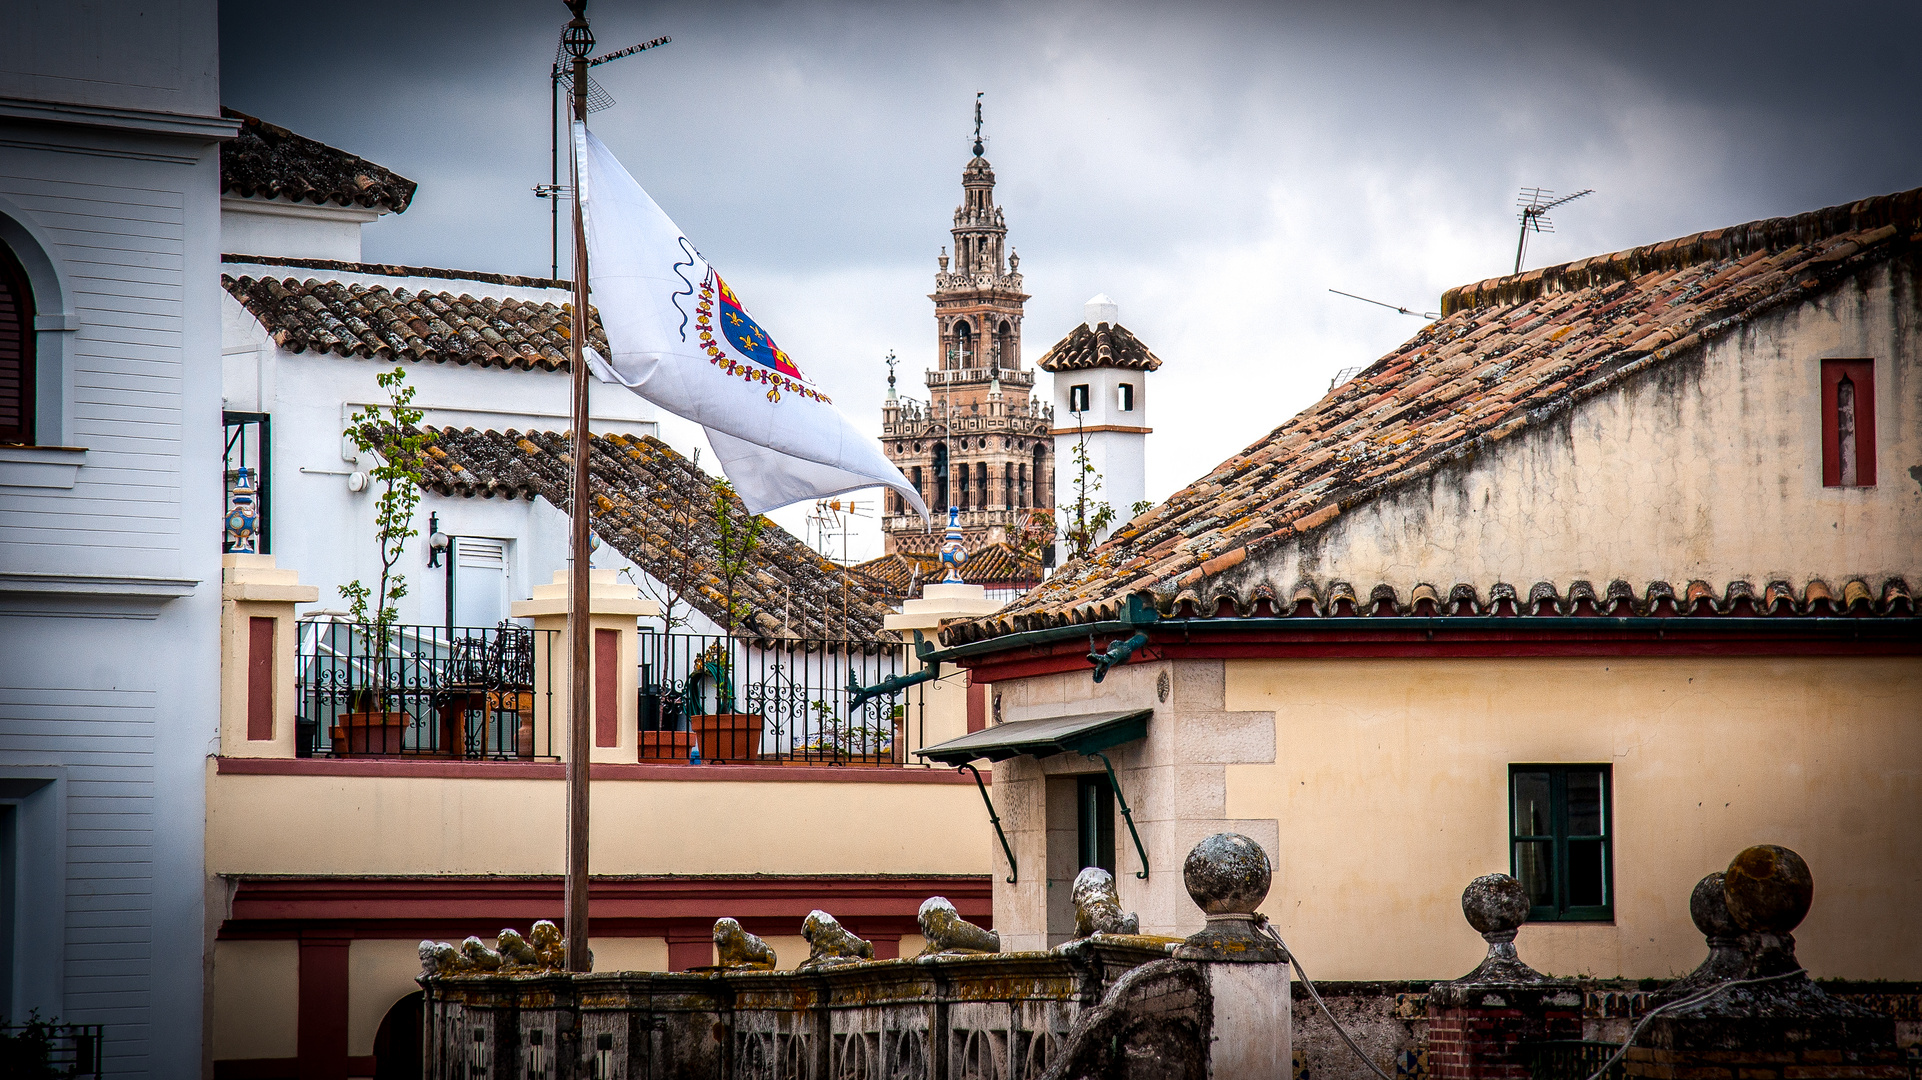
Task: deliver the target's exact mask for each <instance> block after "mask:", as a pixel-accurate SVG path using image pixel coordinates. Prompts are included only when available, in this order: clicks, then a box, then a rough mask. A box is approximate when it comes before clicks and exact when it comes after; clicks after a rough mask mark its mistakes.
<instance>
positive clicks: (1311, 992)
mask: <svg viewBox="0 0 1922 1080" xmlns="http://www.w3.org/2000/svg"><path fill="white" fill-rule="evenodd" d="M1256 917H1257V918H1259V919H1261V928H1262V929H1263V930H1266V931H1267V932H1268V936H1269V937H1271V938H1274V939H1275V944H1277V945H1279V946H1281V951H1282V953H1283V955H1285V956H1287V957H1288V962H1289V963H1290V964H1293V965H1294V966H1295V974H1296V975H1299V976H1301V985H1303V986H1305V987H1307V988H1308V996H1309V997H1310V998H1312V999H1313V1000H1314V1002H1315V1005H1316V1007H1317V1008H1319V1009H1321V1014H1322V1015H1323V1016H1326V1017H1327V1018H1328V1023H1329V1026H1331V1027H1333V1028H1334V1029H1335V1034H1337V1035H1339V1036H1341V1041H1342V1042H1344V1043H1346V1044H1348V1049H1350V1050H1353V1051H1354V1052H1355V1056H1356V1057H1358V1058H1360V1059H1361V1063H1362V1064H1364V1065H1366V1066H1368V1067H1369V1068H1370V1069H1373V1070H1374V1071H1375V1075H1376V1076H1379V1077H1381V1080H1395V1078H1394V1077H1392V1076H1390V1075H1388V1074H1387V1073H1385V1072H1382V1071H1381V1066H1379V1065H1377V1064H1375V1062H1374V1059H1373V1058H1370V1057H1369V1056H1368V1055H1367V1054H1364V1053H1362V1051H1361V1047H1359V1046H1356V1045H1355V1040H1353V1039H1351V1038H1349V1037H1348V1032H1347V1031H1346V1030H1344V1029H1343V1028H1342V1026H1341V1021H1339V1020H1337V1019H1335V1014H1334V1013H1331V1012H1329V1011H1328V1004H1327V1002H1324V1001H1322V1000H1321V992H1320V991H1319V990H1316V989H1315V983H1314V980H1313V979H1310V978H1309V977H1308V973H1307V972H1306V971H1304V970H1302V967H1301V961H1300V960H1297V959H1295V950H1293V949H1291V948H1289V947H1288V943H1287V942H1285V941H1283V940H1281V934H1280V933H1278V932H1276V930H1275V927H1274V924H1273V923H1270V922H1269V921H1268V919H1267V917H1266V916H1263V915H1260V914H1259V913H1257V915H1256ZM1590 1080H1593V1078H1592V1077H1591V1078H1590Z"/></svg>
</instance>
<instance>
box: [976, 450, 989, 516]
mask: <svg viewBox="0 0 1922 1080" xmlns="http://www.w3.org/2000/svg"><path fill="white" fill-rule="evenodd" d="M974 490H975V496H974V505H975V506H976V507H978V508H980V509H982V510H986V509H987V508H988V463H987V462H985V461H981V462H976V463H975V466H974Z"/></svg>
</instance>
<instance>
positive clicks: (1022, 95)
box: [221, 0, 1922, 555]
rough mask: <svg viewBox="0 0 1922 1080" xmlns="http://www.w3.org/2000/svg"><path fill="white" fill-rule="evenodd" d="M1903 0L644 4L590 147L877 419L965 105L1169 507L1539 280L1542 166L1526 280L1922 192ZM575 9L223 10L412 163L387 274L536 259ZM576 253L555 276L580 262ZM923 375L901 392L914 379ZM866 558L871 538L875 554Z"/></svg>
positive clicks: (906, 339) (920, 291)
mask: <svg viewBox="0 0 1922 1080" xmlns="http://www.w3.org/2000/svg"><path fill="white" fill-rule="evenodd" d="M1919 12H1922V8H1918V7H1917V6H1916V5H1913V4H1887V5H1875V4H1855V5H1846V6H1841V5H1835V6H1829V7H1822V8H1818V7H1815V6H1811V5H1807V4H1794V5H1790V4H1754V3H1750V4H1713V5H1710V4H1693V5H1691V4H1684V3H1677V2H1670V3H1662V4H1656V3H1616V4H1606V5H1597V4H1582V5H1553V4H1541V5H1535V6H1525V5H1517V4H1513V3H1503V4H1495V3H1409V2H1402V3H1365V2H1363V3H1342V4H1332V3H1329V4H1302V5H1263V4H1229V3H1213V4H1210V3H1183V4H1164V5H1146V4H1135V5H1128V4H1098V3H1056V4H1046V3H1020V4H1012V3H1011V4H965V3H943V4H922V5H902V4H853V3H850V4H821V3H811V4H798V3H796V4H788V3H759V4H753V3H738V4H729V3H706V4H698V5H665V4H629V3H617V2H612V0H597V2H596V3H594V4H593V5H592V6H591V7H590V11H589V14H590V16H591V17H592V19H593V21H594V28H595V34H596V36H597V38H598V39H599V49H600V50H602V51H606V50H611V49H615V48H619V47H621V46H625V45H628V44H632V43H635V42H639V41H643V40H646V39H649V38H652V37H654V36H657V35H660V34H669V35H672V36H673V38H674V41H673V43H672V44H671V45H669V46H667V47H665V48H662V49H659V50H655V51H653V52H649V53H645V54H642V55H640V56H635V57H631V58H628V59H624V60H620V61H616V62H614V63H610V64H607V65H605V66H602V67H599V68H596V69H595V78H596V79H597V81H598V82H599V83H600V84H601V85H602V86H603V87H604V88H605V90H606V91H607V93H608V94H609V95H611V96H612V97H613V98H614V100H615V102H616V104H614V105H613V106H612V107H610V108H608V109H606V110H604V111H602V112H599V113H596V114H595V116H594V117H593V119H592V121H591V122H592V124H593V126H594V128H595V130H596V131H597V132H598V133H599V134H600V135H601V137H602V138H603V139H605V140H606V141H607V143H608V145H609V146H610V147H612V148H613V149H614V151H615V152H616V153H617V154H619V155H620V156H621V157H622V159H623V161H624V162H625V163H626V164H627V166H628V168H629V170H630V171H631V172H633V173H634V175H635V176H636V178H637V179H639V180H640V181H641V183H642V184H643V185H645V186H646V187H647V188H648V189H649V190H650V192H651V193H652V194H653V195H654V197H655V198H656V199H657V201H659V202H660V203H661V205H662V206H663V207H664V208H665V209H666V210H667V211H668V213H669V214H671V215H672V216H673V217H674V218H675V220H676V221H678V222H679V223H680V225H681V227H682V228H683V229H685V230H687V232H688V233H689V235H690V236H691V237H692V238H693V239H694V240H695V242H696V243H698V244H700V245H701V247H702V250H703V251H704V253H706V254H707V255H708V256H709V257H710V258H711V259H713V260H714V261H715V263H716V264H717V265H718V266H720V267H722V268H723V269H724V270H725V271H726V272H727V274H728V277H729V280H730V282H731V283H733V284H734V285H735V286H736V287H737V289H739V291H740V292H741V294H742V295H743V297H744V298H746V300H747V302H748V304H749V306H750V307H751V308H752V309H753V310H754V312H755V314H756V317H757V318H758V319H759V320H760V321H761V322H762V323H763V324H764V325H766V326H768V327H769V328H770V330H771V331H773V332H774V333H775V334H776V335H777V337H778V338H779V339H780V340H781V342H782V344H783V347H784V348H786V349H787V350H788V351H789V352H790V353H791V354H793V355H794V356H796V357H797V358H798V359H799V360H800V361H801V363H802V364H803V366H804V368H806V369H807V370H808V371H809V372H810V374H811V375H812V376H813V377H814V378H815V379H817V380H818V381H820V382H821V383H823V384H824V385H825V386H827V387H828V388H829V390H830V392H831V393H833V394H834V396H835V397H836V399H837V401H839V402H840V403H841V404H842V405H843V407H844V408H845V409H846V410H847V411H848V412H849V413H850V415H853V416H855V417H857V418H859V417H862V416H868V417H874V418H875V423H876V424H877V425H878V422H879V421H878V413H879V403H880V399H881V395H882V392H883V389H884V386H883V379H884V377H885V369H884V368H883V367H882V366H881V357H882V356H884V355H885V354H886V353H887V352H888V351H889V350H890V349H892V350H894V351H895V352H897V353H898V354H899V355H900V356H901V357H903V358H904V360H906V361H907V362H906V364H905V366H904V369H903V370H904V372H909V373H911V372H913V371H914V370H915V369H916V366H917V365H924V364H929V363H931V361H932V358H933V355H934V336H933V328H932V321H931V319H930V316H931V314H932V308H931V306H930V304H929V303H928V301H927V298H926V294H927V293H928V291H929V290H930V289H931V288H932V285H933V282H932V276H931V275H932V274H933V272H934V257H935V254H936V253H937V251H938V250H939V249H940V248H941V246H942V245H944V244H946V243H947V242H948V236H947V233H946V230H947V227H948V222H949V216H950V214H951V213H952V211H953V208H954V206H955V204H956V203H957V202H958V201H959V198H960V186H959V176H960V169H961V166H962V164H963V163H964V162H965V161H966V159H967V156H968V154H967V144H966V140H967V135H968V131H969V126H970V109H971V107H972V103H973V100H974V95H975V93H976V92H977V91H985V92H986V94H987V98H986V101H987V116H988V122H987V133H988V135H989V137H990V141H989V145H988V154H987V156H988V157H989V159H990V160H991V161H993V163H994V166H995V170H996V173H997V175H998V179H999V187H998V189H997V197H998V200H999V201H1000V202H1001V204H1002V205H1003V206H1004V207H1005V208H1006V210H1007V214H1008V221H1009V230H1010V241H1011V242H1012V244H1013V245H1014V247H1015V248H1016V249H1018V250H1019V252H1020V253H1021V256H1022V264H1021V268H1022V271H1023V273H1024V274H1026V276H1027V282H1028V288H1029V291H1030V292H1031V293H1032V294H1033V297H1034V299H1033V300H1031V301H1030V302H1029V306H1028V317H1027V321H1026V327H1025V330H1026V334H1025V343H1024V344H1025V350H1026V353H1027V357H1028V359H1029V360H1032V359H1033V358H1034V357H1035V356H1037V355H1039V353H1040V352H1041V351H1042V350H1043V349H1045V348H1046V347H1047V346H1048V345H1049V344H1050V343H1052V342H1053V341H1054V340H1055V339H1057V338H1058V337H1060V336H1061V335H1062V334H1064V333H1066V332H1067V331H1068V329H1069V328H1070V327H1071V326H1072V325H1073V324H1074V323H1075V322H1076V321H1078V320H1079V318H1080V310H1081V303H1082V301H1084V300H1085V299H1086V298H1087V297H1088V296H1089V295H1091V294H1093V293H1096V292H1106V293H1108V294H1109V295H1111V296H1113V297H1115V298H1116V300H1118V301H1119V302H1120V304H1121V311H1122V316H1121V317H1122V320H1123V321H1124V322H1125V323H1127V325H1128V326H1129V327H1130V328H1131V329H1133V330H1135V331H1136V332H1137V333H1138V334H1140V335H1141V337H1142V338H1143V339H1144V340H1145V341H1147V342H1148V343H1149V344H1150V346H1151V347H1153V348H1154V349H1155V351H1156V352H1157V353H1158V354H1160V355H1161V356H1162V357H1163V358H1164V360H1166V361H1167V365H1168V366H1167V367H1166V368H1164V369H1163V374H1162V375H1161V376H1159V377H1158V385H1156V386H1155V387H1153V388H1152V390H1151V393H1152V394H1153V399H1152V402H1151V404H1150V409H1151V412H1152V416H1151V417H1150V422H1151V423H1152V424H1153V425H1154V426H1155V428H1156V430H1157V435H1156V436H1154V437H1151V439H1150V442H1149V447H1150V449H1149V454H1150V462H1149V472H1148V477H1149V484H1148V486H1149V494H1150V496H1151V497H1154V496H1161V495H1166V494H1167V493H1169V492H1170V491H1172V490H1173V489H1174V488H1175V487H1177V486H1179V485H1181V484H1183V483H1185V482H1187V481H1188V480H1190V479H1192V478H1193V477H1195V476H1197V475H1200V474H1201V473H1203V472H1204V471H1206V470H1207V469H1209V468H1210V467H1211V466H1213V465H1214V464H1215V463H1216V462H1217V461H1219V460H1221V459H1222V458H1224V457H1226V456H1227V455H1229V454H1231V453H1233V452H1234V451H1235V450H1237V449H1239V448H1240V447H1241V446H1243V445H1245V444H1246V443H1248V442H1250V441H1252V440H1253V439H1254V438H1256V437H1258V436H1259V435H1260V434H1262V433H1263V432H1265V431H1267V430H1269V429H1270V428H1272V427H1274V426H1275V425H1277V424H1279V423H1281V422H1282V421H1284V420H1285V419H1287V417H1288V416H1290V415H1292V414H1293V413H1294V412H1296V411H1297V410H1299V409H1300V408H1302V407H1304V406H1306V405H1308V404H1310V403H1312V402H1313V401H1314V400H1315V399H1316V398H1317V397H1319V396H1320V395H1321V394H1322V393H1323V392H1324V391H1325V390H1326V389H1327V385H1328V380H1329V378H1330V376H1331V375H1332V374H1333V373H1334V372H1336V371H1337V370H1340V369H1343V368H1347V367H1352V366H1355V365H1360V364H1365V363H1367V362H1369V361H1371V360H1373V359H1374V358H1375V357H1377V356H1379V355H1381V354H1382V353H1384V352H1385V351H1387V350H1388V349H1389V348H1391V347H1393V346H1394V345H1395V344H1396V343H1398V342H1399V341H1401V340H1403V339H1404V338H1406V337H1407V336H1409V335H1410V334H1412V333H1413V332H1414V331H1415V330H1416V329H1418V325H1419V324H1418V323H1417V322H1416V321H1415V320H1414V319H1411V318H1407V317H1405V316H1401V315H1397V314H1395V313H1393V312H1391V311H1387V310H1385V309H1381V308H1371V307H1369V306H1367V305H1364V304H1360V303H1357V302H1355V301H1352V300H1347V299H1343V298H1341V297H1336V296H1332V295H1330V294H1329V293H1328V292H1327V290H1328V289H1329V288H1340V289H1343V290H1345V291H1348V292H1354V293H1359V294H1361V295H1364V296H1371V297H1376V298H1379V299H1382V300H1386V301H1391V302H1394V303H1397V304H1405V305H1407V306H1409V307H1411V308H1417V309H1419V308H1422V307H1426V308H1428V309H1429V310H1433V308H1434V305H1435V302H1436V298H1437V297H1438V296H1439V294H1440V292H1441V291H1442V290H1443V289H1445V288H1448V287H1450V286H1452V285H1457V284H1462V283H1464V282H1468V281H1474V280H1478V279H1481V278H1484V277H1490V276H1495V275H1497V274H1501V273H1505V272H1507V271H1508V270H1509V269H1510V268H1511V267H1512V265H1513V260H1514V247H1515V238H1516V222H1515V206H1514V202H1515V196H1516V192H1517V190H1518V189H1519V188H1520V187H1522V186H1525V185H1526V186H1540V187H1545V188H1550V189H1554V190H1557V191H1564V192H1566V191H1572V190H1576V189H1579V188H1594V189H1595V190H1596V193H1595V194H1594V195H1592V196H1590V197H1588V198H1587V199H1584V200H1583V201H1581V202H1579V203H1576V204H1573V205H1571V206H1569V207H1567V208H1566V209H1565V211H1564V212H1561V213H1559V214H1557V215H1556V220H1557V225H1558V229H1557V231H1556V232H1555V233H1554V234H1552V235H1546V236H1542V237H1540V238H1538V239H1536V240H1532V241H1531V245H1530V254H1529V265H1531V266H1539V265H1544V264H1549V263H1554V262H1560V261H1566V260H1568V259H1574V258H1580V257H1583V256H1585V255H1589V254H1593V253H1596V252H1602V251H1613V250H1619V249H1621V248H1624V247H1628V246H1631V245H1634V244H1640V243H1648V242H1651V241H1657V240H1662V239H1666V238H1668V237H1671V236H1676V235H1681V234H1685V233H1688V232H1693V231H1698V230H1701V229H1708V228H1714V227H1717V226H1721V225H1727V224H1733V223H1737V222H1742V221H1748V220H1752V219H1754V218H1759V217H1768V216H1775V215H1782V214H1792V213H1798V212H1801V211H1803V210H1808V209H1813V208H1815V207H1819V206H1825V205H1832V204H1835V203H1841V202H1847V201H1849V200H1852V199H1856V198H1861V197H1863V196H1868V195H1874V194H1881V193H1885V192H1890V191H1898V190H1903V189H1906V188H1911V187H1916V186H1922V112H1919V111H1918V110H1917V109H1916V107H1915V102H1916V101H1917V100H1922V93H1918V91H1922V75H1918V70H1922V67H1919V66H1918V65H1916V64H1915V63H1913V62H1912V58H1911V57H1910V56H1909V55H1908V53H1910V52H1911V51H1912V50H1913V48H1914V45H1915V42H1916V41H1917V40H1918V39H1919V37H1922V35H1919V34H1918V31H1922V13H1919ZM565 20H566V10H565V8H564V7H563V6H562V5H561V4H560V3H559V2H558V0H555V2H553V3H545V2H526V0H517V2H514V3H474V2H462V3H416V2H405V0H401V2H387V3H372V2H366V0H337V2H335V3H332V4H330V5H328V6H327V8H326V10H325V15H324V17H316V16H315V15H314V14H312V13H307V12H304V11H297V10H295V9H289V8H287V7H285V6H284V5H266V4H251V3H232V2H230V3H227V4H224V5H223V7H222V13H221V34H222V42H221V63H222V93H223V96H224V97H225V99H226V103H227V104H229V105H231V106H233V107H235V108H238V109H241V110H242V111H245V112H249V113H253V114H255V115H258V116H261V117H263V118H264V119H267V120H270V121H272V122H274V123H278V124H282V125H284V126H287V127H290V128H293V129H295V130H297V131H300V132H301V133H303V134H306V135H310V136H312V137H315V138H318V139H321V140H324V141H326V142H329V143H331V144H333V145H336V146H340V147H342V148H344V149H347V150H351V151H353V152H355V153H358V154H361V155H363V156H365V157H367V158H370V159H372V160H374V161H378V162H380V163H381V164H383V165H386V166H388V167H390V168H393V169H395V170H396V171H399V172H401V173H403V174H404V175H407V176H409V177H411V178H413V179H415V180H417V181H419V182H420V184H421V190H420V194H419V196H418V197H417V199H416V202H415V204H414V206H413V207H412V208H411V209H409V210H408V212H407V213H406V214H405V215H402V216H400V217H398V218H392V219H388V220H385V221H382V222H380V223H378V224H376V225H374V226H371V227H369V229H368V230H367V235H366V251H367V256H366V257H367V258H369V259H370V260H379V261H391V262H403V263H414V264H425V265H432V266H446V267H459V268H464V269H478V270H491V271H497V272H508V273H539V274H544V273H546V272H547V268H548V263H549V233H548V216H547V208H546V204H545V203H543V202H541V201H539V200H537V199H535V198H534V197H533V195H532V193H531V192H530V190H529V189H530V188H531V187H532V185H534V184H536V183H540V182H542V181H545V180H546V179H547V176H548V139H549V121H548V115H549V114H548V101H549V95H548V85H547V71H548V67H549V65H550V64H551V63H552V62H553V59H554V55H555V42H556V38H557V35H558V33H559V30H560V27H561V25H562V23H563V22H565ZM561 261H562V266H561V272H562V273H563V274H565V273H566V272H567V267H566V255H565V251H563V253H562V257H561ZM918 384H919V379H918V378H917V377H915V376H914V375H912V374H909V375H908V377H907V381H906V385H907V386H908V387H911V388H914V387H918ZM855 554H856V555H859V554H861V552H860V551H859V550H857V551H856V552H855Z"/></svg>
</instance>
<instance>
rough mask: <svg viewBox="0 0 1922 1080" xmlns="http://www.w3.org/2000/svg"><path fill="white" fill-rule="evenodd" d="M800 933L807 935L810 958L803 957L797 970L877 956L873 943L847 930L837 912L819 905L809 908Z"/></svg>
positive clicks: (835, 965)
mask: <svg viewBox="0 0 1922 1080" xmlns="http://www.w3.org/2000/svg"><path fill="white" fill-rule="evenodd" d="M801 936H802V937H804V938H806V939H807V943H808V958H807V959H806V960H803V961H801V966H800V967H798V968H796V969H795V970H797V971H813V970H816V969H819V968H829V967H840V966H841V965H843V964H858V963H860V962H861V961H863V960H872V959H874V945H873V944H872V943H870V942H867V941H863V940H861V939H860V938H858V937H855V936H854V935H853V934H850V933H848V932H847V930H846V929H844V928H843V927H842V926H841V924H840V922H838V921H837V920H836V919H835V918H834V916H832V915H829V914H828V913H827V912H825V911H822V910H820V909H819V908H816V909H815V910H813V911H810V912H808V917H807V921H806V922H803V923H802V924H801Z"/></svg>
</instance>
